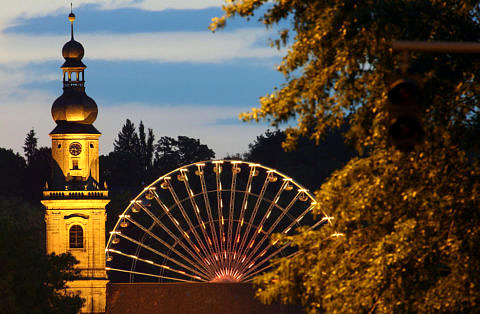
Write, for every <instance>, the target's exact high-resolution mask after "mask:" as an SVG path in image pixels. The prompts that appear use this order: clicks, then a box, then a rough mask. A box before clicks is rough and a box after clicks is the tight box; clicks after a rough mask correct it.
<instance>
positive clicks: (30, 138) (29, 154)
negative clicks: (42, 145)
mask: <svg viewBox="0 0 480 314" xmlns="http://www.w3.org/2000/svg"><path fill="white" fill-rule="evenodd" d="M37 142H38V139H37V137H36V134H35V130H34V129H31V130H30V131H29V132H28V133H27V137H26V138H25V144H24V145H23V151H24V153H25V157H26V158H27V164H28V165H29V164H30V163H31V161H32V159H33V156H35V154H36V153H37V151H38V149H37Z"/></svg>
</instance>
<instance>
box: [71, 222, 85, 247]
mask: <svg viewBox="0 0 480 314" xmlns="http://www.w3.org/2000/svg"><path fill="white" fill-rule="evenodd" d="M70 248H71V249H78V248H83V228H82V227H81V226H80V225H73V226H72V227H71V228H70Z"/></svg>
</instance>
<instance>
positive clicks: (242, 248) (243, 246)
mask: <svg viewBox="0 0 480 314" xmlns="http://www.w3.org/2000/svg"><path fill="white" fill-rule="evenodd" d="M270 175H271V172H270V171H267V177H266V178H265V181H264V182H263V185H262V189H261V190H260V194H259V196H258V198H257V201H256V202H255V206H254V207H253V211H252V215H251V216H250V220H249V222H250V223H249V224H248V225H247V231H246V232H245V237H243V239H242V242H241V244H240V247H239V249H238V251H239V252H240V255H245V254H246V251H247V249H248V248H249V249H251V248H252V247H253V244H254V243H255V234H256V233H260V232H261V231H262V227H263V226H261V225H260V226H257V229H256V230H254V232H253V234H252V236H251V237H250V239H248V236H249V234H250V231H251V226H252V225H253V222H254V220H255V217H256V215H257V212H258V209H259V207H260V204H261V203H262V201H263V197H264V195H265V191H266V190H267V186H268V184H269V183H270V180H269V176H270ZM247 240H248V243H249V244H248V245H246V243H247Z"/></svg>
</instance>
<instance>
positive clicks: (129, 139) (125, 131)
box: [113, 119, 139, 153]
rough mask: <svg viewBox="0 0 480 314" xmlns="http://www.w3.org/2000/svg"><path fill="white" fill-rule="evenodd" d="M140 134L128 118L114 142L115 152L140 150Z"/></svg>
mask: <svg viewBox="0 0 480 314" xmlns="http://www.w3.org/2000/svg"><path fill="white" fill-rule="evenodd" d="M138 145H139V144H138V134H137V131H136V129H135V125H134V124H133V123H132V122H131V121H130V119H127V121H126V122H125V124H124V125H123V126H122V130H121V131H120V132H119V133H118V138H117V139H116V140H115V142H114V143H113V151H114V152H127V153H134V152H137V151H138Z"/></svg>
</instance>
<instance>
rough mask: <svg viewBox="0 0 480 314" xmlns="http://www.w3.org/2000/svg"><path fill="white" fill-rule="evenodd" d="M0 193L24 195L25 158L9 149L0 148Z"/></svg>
mask: <svg viewBox="0 0 480 314" xmlns="http://www.w3.org/2000/svg"><path fill="white" fill-rule="evenodd" d="M0 165H2V171H0V194H2V195H5V196H10V197H13V196H16V197H21V196H23V195H24V184H25V169H26V165H25V159H24V158H23V157H22V156H20V155H19V154H18V153H16V154H15V153H14V152H13V151H12V150H11V149H8V150H7V149H5V148H0Z"/></svg>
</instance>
